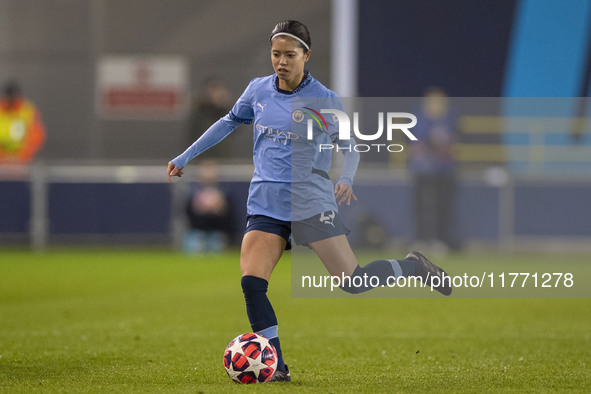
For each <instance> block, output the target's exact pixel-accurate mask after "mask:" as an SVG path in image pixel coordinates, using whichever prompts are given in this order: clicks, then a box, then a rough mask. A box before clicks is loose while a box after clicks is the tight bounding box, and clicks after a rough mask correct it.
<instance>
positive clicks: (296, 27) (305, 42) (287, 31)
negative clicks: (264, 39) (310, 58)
mask: <svg viewBox="0 0 591 394" xmlns="http://www.w3.org/2000/svg"><path fill="white" fill-rule="evenodd" d="M278 35H285V36H289V37H292V38H294V39H296V40H297V41H298V42H299V44H300V47H302V49H303V50H304V53H306V52H308V51H309V50H310V47H311V46H312V39H311V38H310V32H309V31H308V28H307V27H306V25H304V24H303V23H302V22H298V21H292V20H289V21H283V22H279V23H278V24H276V25H275V28H274V29H273V31H272V32H271V37H270V38H269V41H273V38H274V37H275V36H278Z"/></svg>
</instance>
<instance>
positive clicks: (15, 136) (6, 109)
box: [0, 81, 45, 163]
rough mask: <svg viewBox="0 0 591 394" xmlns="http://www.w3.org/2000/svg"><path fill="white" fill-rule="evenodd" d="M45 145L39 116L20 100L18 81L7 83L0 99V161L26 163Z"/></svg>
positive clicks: (25, 102)
mask: <svg viewBox="0 0 591 394" xmlns="http://www.w3.org/2000/svg"><path fill="white" fill-rule="evenodd" d="M44 142H45V128H44V126H43V123H42V122H41V114H40V113H39V111H38V110H37V108H36V107H35V105H34V104H33V103H32V102H30V101H29V100H26V99H25V98H23V97H22V95H21V89H20V86H19V85H18V83H17V82H15V81H9V82H6V83H5V84H4V86H3V89H2V98H0V162H3V163H29V162H30V161H31V160H33V158H34V157H35V154H36V153H37V152H38V151H39V149H41V147H42V146H43V143H44Z"/></svg>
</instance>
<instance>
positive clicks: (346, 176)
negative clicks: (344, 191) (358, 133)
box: [326, 91, 360, 187]
mask: <svg viewBox="0 0 591 394" xmlns="http://www.w3.org/2000/svg"><path fill="white" fill-rule="evenodd" d="M331 93H332V94H331V96H330V98H329V99H328V100H329V101H330V108H334V109H338V110H340V111H343V112H345V107H344V106H343V103H342V102H341V99H340V98H339V97H338V96H337V94H336V93H334V92H332V91H331ZM326 122H327V124H328V130H330V131H331V132H330V134H329V135H330V139H331V140H332V142H333V143H335V144H337V145H338V146H339V148H340V149H339V151H340V152H342V153H343V169H342V172H341V177H340V178H339V179H338V181H337V185H338V184H341V183H342V184H345V185H348V186H349V187H353V179H355V174H356V173H357V167H358V166H359V158H360V157H359V156H360V155H359V152H357V151H356V150H355V138H354V137H353V136H352V135H351V134H349V138H348V139H345V140H341V139H339V123H338V119H337V117H336V116H334V115H333V116H329V117H328V119H326Z"/></svg>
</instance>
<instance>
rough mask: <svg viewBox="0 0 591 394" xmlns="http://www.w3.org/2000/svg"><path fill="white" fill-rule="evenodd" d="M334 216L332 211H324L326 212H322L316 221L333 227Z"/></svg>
mask: <svg viewBox="0 0 591 394" xmlns="http://www.w3.org/2000/svg"><path fill="white" fill-rule="evenodd" d="M335 216H336V214H335V212H334V211H326V212H322V213H321V214H320V219H318V220H319V221H320V222H322V223H324V224H330V225H331V226H333V227H334V223H333V221H334V218H335Z"/></svg>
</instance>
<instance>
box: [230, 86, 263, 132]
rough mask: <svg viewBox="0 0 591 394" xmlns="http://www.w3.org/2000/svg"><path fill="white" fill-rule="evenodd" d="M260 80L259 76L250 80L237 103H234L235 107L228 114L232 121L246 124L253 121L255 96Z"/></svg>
mask: <svg viewBox="0 0 591 394" xmlns="http://www.w3.org/2000/svg"><path fill="white" fill-rule="evenodd" d="M258 80H259V78H255V79H253V80H252V81H250V83H249V84H248V86H247V87H246V89H245V90H244V92H243V93H242V95H241V96H240V98H239V99H238V101H236V104H234V107H232V110H231V111H230V113H229V114H228V116H229V117H230V119H231V120H232V121H234V122H238V123H244V124H251V123H252V120H253V119H254V108H253V107H254V106H253V96H254V90H255V85H256V84H257V82H258Z"/></svg>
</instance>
